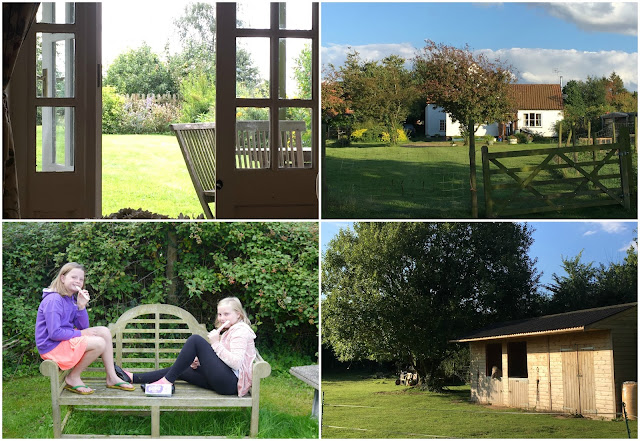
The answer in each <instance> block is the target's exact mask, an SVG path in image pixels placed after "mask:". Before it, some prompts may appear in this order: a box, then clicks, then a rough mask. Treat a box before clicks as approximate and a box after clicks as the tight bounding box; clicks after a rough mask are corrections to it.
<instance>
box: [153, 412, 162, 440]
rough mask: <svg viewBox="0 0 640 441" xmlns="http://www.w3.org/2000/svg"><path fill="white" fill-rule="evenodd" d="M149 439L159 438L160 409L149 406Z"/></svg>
mask: <svg viewBox="0 0 640 441" xmlns="http://www.w3.org/2000/svg"><path fill="white" fill-rule="evenodd" d="M151 438H160V407H158V406H151Z"/></svg>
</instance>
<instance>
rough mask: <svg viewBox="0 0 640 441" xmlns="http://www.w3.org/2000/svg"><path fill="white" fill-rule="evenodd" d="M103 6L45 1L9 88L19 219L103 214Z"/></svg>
mask: <svg viewBox="0 0 640 441" xmlns="http://www.w3.org/2000/svg"><path fill="white" fill-rule="evenodd" d="M101 8H102V6H101V4H100V3H42V4H41V5H40V11H39V13H38V17H37V20H36V22H35V23H34V24H33V26H32V27H31V29H30V31H29V34H28V35H27V39H26V40H25V43H24V45H23V48H22V50H21V51H20V55H19V58H18V60H17V63H16V69H15V71H14V74H13V76H12V80H11V83H10V88H9V93H10V102H11V120H12V125H13V134H14V139H15V143H16V147H17V148H16V168H17V173H18V187H19V191H20V207H21V213H20V214H21V217H22V218H51V219H60V218H64V219H67V218H97V217H100V216H101V211H102V207H101V205H102V199H101V185H102V176H101V170H102V168H101V162H102V158H101V138H102V134H101V132H102V122H101V121H102V99H101V66H100V62H101V61H100V60H101V14H102V9H101Z"/></svg>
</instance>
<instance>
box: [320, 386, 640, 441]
mask: <svg viewBox="0 0 640 441" xmlns="http://www.w3.org/2000/svg"><path fill="white" fill-rule="evenodd" d="M322 391H323V395H324V406H323V419H322V438H432V437H453V438H627V429H626V425H625V423H624V421H603V420H591V419H587V418H576V417H570V416H563V415H545V414H541V413H540V414H536V413H531V412H529V413H526V412H525V411H520V410H517V409H509V408H501V409H497V408H495V407H491V406H483V405H480V404H475V403H471V402H469V396H470V392H469V387H468V386H453V387H451V388H450V391H448V392H446V393H440V394H439V393H433V392H423V391H419V390H417V389H413V388H407V387H405V386H396V385H395V379H394V378H387V379H370V378H363V377H359V376H356V375H352V374H351V375H348V376H347V375H340V376H338V375H326V374H323V378H322ZM343 406H344V407H343ZM350 406H360V407H350ZM629 426H630V428H631V435H632V436H633V437H634V438H637V437H638V423H637V421H630V422H629Z"/></svg>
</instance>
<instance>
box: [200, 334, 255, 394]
mask: <svg viewBox="0 0 640 441" xmlns="http://www.w3.org/2000/svg"><path fill="white" fill-rule="evenodd" d="M255 338H256V334H255V332H253V329H251V326H249V325H247V324H246V323H244V322H238V323H236V324H235V325H233V326H231V327H230V328H229V329H228V330H227V331H226V332H225V333H223V334H222V336H221V337H220V341H219V342H217V343H215V344H212V345H211V347H212V348H213V350H214V351H215V353H216V354H217V355H218V357H219V358H220V360H222V361H224V363H225V364H226V365H227V366H229V367H230V368H231V369H236V370H238V372H239V374H238V396H239V397H242V396H244V395H246V394H247V392H248V391H249V388H250V387H251V381H252V379H253V369H252V364H253V360H254V359H255V358H256V345H255V342H254V339H255Z"/></svg>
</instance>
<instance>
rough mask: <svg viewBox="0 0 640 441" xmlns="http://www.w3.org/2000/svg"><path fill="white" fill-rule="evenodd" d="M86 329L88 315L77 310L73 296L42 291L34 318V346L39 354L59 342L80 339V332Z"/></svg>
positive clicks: (44, 352)
mask: <svg viewBox="0 0 640 441" xmlns="http://www.w3.org/2000/svg"><path fill="white" fill-rule="evenodd" d="M74 327H75V328H78V329H74ZM88 327H89V314H88V313H87V310H86V309H83V310H82V311H79V310H78V307H77V306H76V301H75V297H74V296H71V297H67V296H63V295H60V294H58V293H57V292H55V291H51V290H50V289H49V288H45V289H43V290H42V302H40V306H39V307H38V315H37V317H36V346H37V347H38V352H39V353H40V354H46V353H47V352H49V351H51V350H53V349H55V347H56V346H58V345H59V344H60V342H61V341H65V340H71V339H72V338H74V337H80V336H81V335H82V334H81V332H80V330H82V329H86V328H88Z"/></svg>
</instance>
